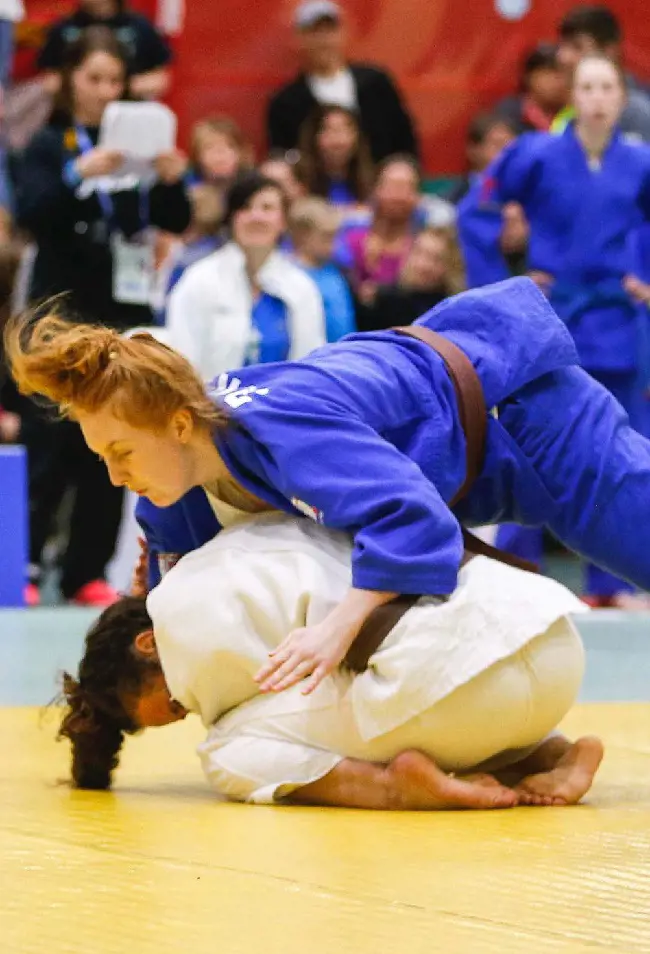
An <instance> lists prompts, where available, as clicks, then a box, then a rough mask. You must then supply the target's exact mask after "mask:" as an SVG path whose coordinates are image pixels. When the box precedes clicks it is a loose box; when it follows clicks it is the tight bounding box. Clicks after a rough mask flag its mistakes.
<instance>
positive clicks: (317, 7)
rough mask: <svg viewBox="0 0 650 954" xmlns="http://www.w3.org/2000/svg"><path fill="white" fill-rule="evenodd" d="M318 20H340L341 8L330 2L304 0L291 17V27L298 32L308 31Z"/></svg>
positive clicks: (325, 0) (324, 0) (329, 0)
mask: <svg viewBox="0 0 650 954" xmlns="http://www.w3.org/2000/svg"><path fill="white" fill-rule="evenodd" d="M319 20H334V21H335V22H336V23H338V22H340V20H341V8H340V7H339V5H338V4H337V3H333V2H332V0H306V2H305V3H301V4H300V6H299V7H297V8H296V11H295V13H294V15H293V25H294V26H295V27H296V28H297V29H298V30H308V29H309V28H310V27H313V26H314V25H315V24H316V23H318V21H319Z"/></svg>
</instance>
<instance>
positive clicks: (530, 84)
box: [495, 43, 570, 133]
mask: <svg viewBox="0 0 650 954" xmlns="http://www.w3.org/2000/svg"><path fill="white" fill-rule="evenodd" d="M569 95H570V87H569V83H568V82H567V74H566V70H564V69H562V67H561V66H560V64H559V62H558V57H557V47H556V46H554V45H553V44H552V43H540V44H539V45H538V46H536V47H535V49H534V50H532V51H531V52H530V53H529V54H528V56H527V57H526V59H525V60H524V65H523V69H522V73H521V79H520V82H519V94H518V95H517V96H509V97H508V98H507V99H504V100H502V102H500V103H499V105H498V106H497V107H496V110H495V113H496V115H497V116H499V117H502V118H503V119H505V120H506V121H507V122H508V124H509V125H510V126H512V127H513V129H516V131H517V133H523V132H534V131H538V132H548V130H549V129H550V128H551V125H552V123H553V120H554V119H555V117H556V116H557V114H558V113H559V112H560V110H562V109H564V107H565V106H566V105H567V102H568V101H569Z"/></svg>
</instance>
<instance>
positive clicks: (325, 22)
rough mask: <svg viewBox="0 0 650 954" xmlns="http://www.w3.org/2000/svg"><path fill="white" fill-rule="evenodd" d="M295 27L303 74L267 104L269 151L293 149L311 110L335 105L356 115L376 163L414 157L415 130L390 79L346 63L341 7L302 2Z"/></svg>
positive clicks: (327, 1) (328, 0) (327, 0)
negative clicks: (398, 156) (401, 155)
mask: <svg viewBox="0 0 650 954" xmlns="http://www.w3.org/2000/svg"><path fill="white" fill-rule="evenodd" d="M293 26H294V30H295V33H296V40H297V45H298V48H299V52H300V56H301V59H302V62H303V72H302V73H301V74H300V75H299V76H298V77H297V78H296V79H295V80H293V81H292V82H291V83H289V84H288V85H286V86H284V87H282V88H281V89H280V90H278V92H277V93H275V95H274V96H273V98H272V99H271V102H270V104H269V111H268V118H267V129H268V139H269V146H270V148H271V149H273V150H278V149H279V150H284V151H288V150H290V149H295V148H296V147H297V145H298V140H299V135H300V127H301V126H302V124H303V122H304V121H305V119H307V117H308V116H309V114H310V113H311V112H312V110H313V109H314V108H315V106H316V105H317V104H322V103H335V104H336V105H338V106H342V107H344V108H345V109H350V110H353V111H354V112H357V113H358V114H359V119H360V123H361V128H362V129H363V131H364V133H365V134H366V137H367V138H368V141H369V143H370V149H371V152H372V156H373V159H374V160H375V161H376V162H379V161H380V160H381V159H384V158H386V156H390V155H393V154H394V153H398V152H401V153H404V152H406V153H410V154H413V155H416V154H417V143H416V139H415V132H414V129H413V124H412V121H411V118H410V116H409V114H408V112H407V110H406V108H405V106H404V104H403V102H402V99H401V97H400V94H399V92H398V91H397V89H396V87H395V85H394V83H393V81H392V79H391V78H390V76H389V75H388V74H387V73H386V72H384V71H383V70H381V69H379V68H377V67H375V66H367V65H365V64H359V63H349V62H348V61H347V58H346V54H345V24H344V16H343V11H342V9H341V7H340V6H339V5H338V4H337V3H334V2H333V0H305V2H303V3H301V4H299V5H298V6H297V7H296V9H295V11H294V15H293Z"/></svg>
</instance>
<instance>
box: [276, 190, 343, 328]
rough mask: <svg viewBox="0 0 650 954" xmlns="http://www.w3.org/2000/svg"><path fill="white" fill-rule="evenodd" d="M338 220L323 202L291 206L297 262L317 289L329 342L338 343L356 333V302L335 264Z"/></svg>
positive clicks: (316, 200)
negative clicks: (323, 311) (333, 259)
mask: <svg viewBox="0 0 650 954" xmlns="http://www.w3.org/2000/svg"><path fill="white" fill-rule="evenodd" d="M338 224H339V219H338V215H337V213H336V210H335V209H333V208H332V206H331V205H328V203H327V202H325V200H324V199H321V198H318V197H315V196H312V197H310V198H308V199H299V200H298V201H297V202H295V203H294V204H293V206H292V207H291V212H290V215H289V232H290V235H291V238H292V241H293V247H294V250H295V251H294V261H295V262H296V263H297V264H298V265H300V266H301V268H304V270H305V271H306V272H307V274H308V275H309V276H310V277H311V278H313V280H314V282H315V283H316V285H317V286H318V290H319V291H320V294H321V298H322V299H323V307H324V309H325V329H326V333H327V340H328V341H338V340H339V338H342V337H343V336H344V335H349V334H352V332H353V331H356V330H357V329H356V322H355V315H354V302H353V301H352V295H351V294H350V288H349V286H348V283H347V282H346V280H345V279H344V278H343V275H342V274H341V272H340V270H339V269H338V268H337V267H336V265H334V263H333V262H332V251H333V248H334V239H335V237H336V232H337V229H338Z"/></svg>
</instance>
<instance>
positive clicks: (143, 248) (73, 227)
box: [16, 27, 190, 606]
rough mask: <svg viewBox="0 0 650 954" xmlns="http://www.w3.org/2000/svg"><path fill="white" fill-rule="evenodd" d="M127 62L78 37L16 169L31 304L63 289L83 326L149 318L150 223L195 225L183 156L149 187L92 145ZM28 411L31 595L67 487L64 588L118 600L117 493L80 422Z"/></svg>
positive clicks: (164, 160) (161, 161)
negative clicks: (111, 577)
mask: <svg viewBox="0 0 650 954" xmlns="http://www.w3.org/2000/svg"><path fill="white" fill-rule="evenodd" d="M127 66H128V63H127V58H126V55H125V53H124V51H123V49H122V47H121V46H120V44H119V42H118V41H117V39H116V38H115V34H114V33H113V32H112V31H111V30H109V29H107V28H105V27H91V28H89V29H87V30H85V31H84V32H83V33H82V34H81V36H80V38H79V39H78V41H77V42H76V43H74V44H72V46H71V47H70V48H69V50H68V52H67V58H66V61H65V64H64V67H63V71H62V77H61V86H60V90H59V93H58V98H57V102H56V108H55V110H54V113H53V115H52V119H51V122H50V124H49V125H48V126H47V127H46V128H44V129H42V130H41V131H40V132H38V133H37V134H36V136H35V137H34V139H33V140H32V141H31V143H30V144H29V145H28V146H27V148H26V150H25V152H24V154H23V156H22V159H21V162H20V163H19V164H17V167H16V217H17V222H18V225H20V226H22V227H23V228H25V229H27V230H28V231H29V232H30V233H31V234H32V236H33V237H34V239H35V242H36V244H37V247H38V250H37V255H36V260H35V263H34V269H33V274H32V279H31V288H30V294H31V298H32V299H36V300H40V299H42V298H46V297H48V296H50V295H53V294H58V293H69V294H68V296H67V302H68V304H69V306H70V308H71V309H72V310H73V311H74V312H76V313H77V314H79V315H81V316H83V317H84V319H85V320H86V321H91V322H103V323H105V324H108V325H112V326H114V327H117V328H119V329H126V328H129V327H132V326H134V325H142V324H149V323H151V320H152V313H151V308H150V305H149V295H150V292H151V290H152V288H153V277H154V276H153V250H152V249H151V248H150V246H149V245H148V241H147V236H148V234H149V232H148V231H144V229H145V226H147V225H153V226H157V227H159V228H161V229H165V230H167V231H170V232H176V233H180V232H183V231H184V230H185V229H186V228H187V226H188V224H189V220H190V206H189V202H188V200H187V197H186V195H185V191H184V187H183V182H182V180H183V176H184V174H185V170H186V166H187V162H186V159H185V157H184V156H182V155H181V154H180V153H177V152H172V153H169V154H167V155H161V156H159V157H158V158H157V160H156V163H155V168H156V172H157V176H158V179H157V181H155V182H154V184H153V186H152V187H151V189H149V190H148V191H144V190H141V189H139V188H138V186H137V184H135V185H134V183H133V181H132V178H131V177H126V178H125V179H121V178H120V177H119V175H115V173H116V172H117V170H118V168H119V166H120V164H121V162H122V157H121V156H120V155H119V154H116V153H113V152H109V151H107V150H106V149H102V148H99V147H98V146H97V145H96V143H97V137H98V134H99V125H100V123H101V119H102V115H103V113H104V110H105V108H106V107H107V106H108V104H109V103H111V102H114V101H115V100H118V99H119V98H120V97H121V96H122V94H123V92H124V88H125V83H126V75H127ZM133 256H136V258H137V268H136V271H137V275H138V281H137V282H136V284H135V286H134V284H133V281H132V279H133V273H134V267H133ZM147 266H148V268H147ZM30 407H31V413H29V414H26V415H25V416H24V418H23V438H24V442H25V444H26V445H27V448H28V453H29V481H30V487H29V494H30V514H31V519H30V552H31V556H30V561H31V564H32V568H33V569H32V573H31V584H30V589H29V597H28V598H29V600H30V602H36V601H37V599H38V591H37V584H38V581H39V576H40V565H41V559H42V552H43V548H44V546H45V543H46V541H47V539H48V536H49V533H50V529H51V526H52V523H53V519H54V516H55V514H56V511H57V509H58V507H59V505H60V503H61V501H62V499H63V497H64V495H65V494H66V491H67V490H68V489H69V488H74V489H75V501H74V505H73V509H72V518H71V525H70V536H69V540H68V544H67V548H66V551H65V554H64V557H63V573H62V578H61V590H62V593H63V595H64V597H65V598H66V599H69V600H72V601H73V602H76V603H79V604H88V605H97V606H101V605H106V604H107V603H110V602H112V601H113V600H114V599H115V598H116V593H115V592H114V591H113V590H111V588H110V587H109V586H108V584H107V583H106V582H105V579H104V574H105V570H106V565H107V563H108V561H109V560H110V558H111V556H112V554H113V550H114V548H115V541H116V536H117V531H118V527H119V524H120V519H121V514H122V488H121V487H113V486H112V485H111V483H110V481H109V479H108V477H107V473H106V469H105V467H104V466H103V462H102V461H101V460H99V459H98V458H97V457H96V456H95V455H94V454H92V453H91V452H90V451H89V450H88V448H87V447H86V444H85V442H84V440H83V438H82V436H81V432H80V430H79V427H78V426H77V424H75V423H73V422H72V421H57V420H55V419H53V418H52V417H46V416H45V415H43V414H41V413H40V412H39V410H38V409H37V408H36V406H35V405H30Z"/></svg>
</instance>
